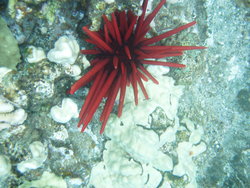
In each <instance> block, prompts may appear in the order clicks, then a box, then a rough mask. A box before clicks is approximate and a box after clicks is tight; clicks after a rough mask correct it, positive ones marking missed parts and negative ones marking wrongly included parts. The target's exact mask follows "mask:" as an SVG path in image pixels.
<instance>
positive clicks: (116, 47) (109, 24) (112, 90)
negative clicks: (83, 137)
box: [68, 0, 205, 133]
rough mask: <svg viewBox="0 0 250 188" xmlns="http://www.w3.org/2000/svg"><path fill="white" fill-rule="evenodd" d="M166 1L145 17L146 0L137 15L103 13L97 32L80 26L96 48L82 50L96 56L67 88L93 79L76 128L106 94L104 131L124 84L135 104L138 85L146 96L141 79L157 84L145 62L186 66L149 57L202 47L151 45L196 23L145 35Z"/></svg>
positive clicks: (71, 91)
mask: <svg viewBox="0 0 250 188" xmlns="http://www.w3.org/2000/svg"><path fill="white" fill-rule="evenodd" d="M165 3H166V0H161V1H160V3H159V4H158V5H157V7H156V8H155V9H154V10H153V11H152V12H151V13H150V14H149V15H147V16H146V9H147V4H148V0H144V1H143V4H142V14H141V15H140V16H136V15H135V14H134V13H133V12H132V11H130V10H129V11H127V12H126V11H115V12H113V13H112V14H111V20H109V19H108V18H107V16H106V15H103V20H104V25H103V28H102V29H100V30H99V31H90V30H89V29H88V27H87V26H84V27H83V31H84V32H85V33H86V34H87V35H88V37H89V38H87V39H85V40H86V41H87V42H88V43H91V44H93V45H94V46H95V47H94V48H93V49H86V50H81V53H83V54H91V55H95V58H94V59H93V60H91V62H90V63H91V68H90V70H89V72H88V73H87V74H85V75H84V76H82V78H80V79H79V80H78V81H77V82H76V83H74V84H73V85H72V86H71V88H70V89H69V90H68V93H69V94H74V93H75V92H76V91H77V90H78V89H80V88H81V87H83V86H85V85H86V84H88V83H90V82H92V85H91V87H90V90H89V93H88V95H87V97H86V99H85V102H84V104H83V106H82V109H81V111H80V114H79V118H80V121H79V123H78V127H80V126H81V125H83V126H82V129H81V131H84V130H85V128H86V127H87V125H88V124H89V122H90V121H91V119H92V117H93V115H94V113H95V112H96V110H97V108H98V106H99V105H100V103H101V101H102V99H103V98H105V97H106V98H107V100H106V104H105V106H104V109H103V111H102V114H101V117H100V121H101V122H102V127H101V130H100V133H103V131H104V128H105V126H106V124H107V121H108V118H109V116H110V113H111V111H112V109H113V106H114V103H115V100H116V97H117V95H118V92H119V93H120V96H119V105H118V117H120V116H121V115H122V108H123V104H124V98H125V93H126V87H127V86H130V85H132V87H133V91H134V101H135V104H136V105H137V104H138V86H139V87H140V88H141V90H142V92H143V94H144V97H145V98H146V99H148V98H149V96H148V93H147V91H146V89H145V87H144V84H143V81H148V79H150V80H152V81H153V82H154V83H155V84H158V81H157V80H156V79H155V78H154V77H153V76H152V75H151V74H150V73H149V72H148V71H147V69H146V68H145V67H144V65H148V64H151V65H162V66H168V67H176V68H183V67H185V65H183V64H179V63H173V62H163V61H154V60H148V58H155V59H157V58H165V57H171V56H181V55H182V54H183V51H185V50H195V49H204V48H205V47H200V46H151V45H152V44H154V43H156V42H159V41H160V40H162V39H165V38H167V37H170V36H172V35H174V34H176V33H178V32H180V31H182V30H184V29H187V28H189V27H191V26H193V25H195V24H196V22H195V21H193V22H190V23H188V24H186V25H183V26H180V27H177V28H175V29H173V30H171V31H167V32H165V33H163V34H160V35H158V36H155V37H152V38H146V37H145V35H146V34H147V32H148V31H149V30H150V29H151V27H150V23H151V22H152V20H153V19H154V17H155V16H156V14H157V13H158V12H159V10H160V8H161V7H162V6H163V5H164V4H165Z"/></svg>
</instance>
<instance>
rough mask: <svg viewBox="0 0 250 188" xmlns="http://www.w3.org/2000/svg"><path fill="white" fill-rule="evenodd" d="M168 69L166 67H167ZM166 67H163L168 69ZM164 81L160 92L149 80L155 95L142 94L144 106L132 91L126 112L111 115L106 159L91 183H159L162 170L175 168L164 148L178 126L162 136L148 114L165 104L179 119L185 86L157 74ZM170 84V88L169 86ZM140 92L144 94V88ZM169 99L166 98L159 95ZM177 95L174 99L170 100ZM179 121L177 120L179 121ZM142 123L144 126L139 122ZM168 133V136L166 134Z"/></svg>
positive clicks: (149, 86)
mask: <svg viewBox="0 0 250 188" xmlns="http://www.w3.org/2000/svg"><path fill="white" fill-rule="evenodd" d="M165 71H166V70H165ZM165 71H164V70H159V72H161V73H165ZM154 76H155V77H156V78H157V80H159V81H160V84H159V85H160V87H158V90H157V91H158V92H157V93H156V92H154V91H155V90H156V88H157V85H155V84H154V83H153V82H147V83H146V85H145V87H146V88H147V89H148V90H149V94H150V95H151V96H152V97H151V98H150V99H149V100H148V101H144V102H143V100H142V99H140V98H139V100H140V101H139V102H140V103H142V105H140V106H141V107H142V108H143V110H142V108H139V107H135V106H134V105H133V95H128V96H127V97H126V100H125V103H124V111H123V116H122V117H121V118H117V116H115V115H114V114H112V115H111V117H110V118H109V121H108V123H109V126H107V128H106V130H105V132H104V134H105V135H106V136H107V137H108V138H109V139H110V140H108V141H107V142H106V144H105V148H106V150H104V152H103V161H102V162H100V163H99V164H97V165H96V166H95V167H94V168H93V169H92V171H91V177H90V181H89V184H88V186H89V187H91V185H94V186H95V187H96V188H99V187H114V188H119V187H131V188H132V187H158V186H159V184H160V182H161V181H162V178H163V177H162V175H161V173H159V171H160V172H166V171H171V170H172V169H173V162H172V159H171V158H170V157H169V156H168V155H167V154H165V153H163V152H162V151H161V149H160V148H161V146H162V145H164V144H165V143H166V142H174V141H175V139H171V140H169V137H170V136H171V137H173V136H174V135H175V132H176V131H177V129H178V126H179V125H178V123H176V125H175V127H174V128H172V127H169V128H168V129H167V130H166V131H165V132H164V133H163V134H162V135H160V138H159V136H158V135H157V134H156V133H155V132H154V131H153V130H149V129H145V128H143V127H148V125H147V124H148V121H147V120H148V117H149V114H151V113H152V111H154V109H155V108H156V107H157V106H161V107H162V106H164V110H167V111H172V114H171V116H169V117H170V118H171V119H177V117H176V113H177V110H176V109H177V107H178V100H179V98H180V97H181V95H182V90H183V87H182V86H175V85H174V81H173V79H172V78H170V77H166V76H162V75H161V74H158V73H157V75H156V74H154ZM165 86H168V87H167V89H165V88H166V87H165ZM139 95H141V96H142V95H143V94H142V93H141V92H140V93H139ZM159 95H160V96H161V98H164V99H166V100H165V101H164V100H163V102H162V101H161V100H160V99H159ZM170 96H172V97H173V99H172V103H170V102H169V101H168V99H169V98H170ZM176 122H177V121H176ZM138 125H140V126H138ZM166 137H167V138H166Z"/></svg>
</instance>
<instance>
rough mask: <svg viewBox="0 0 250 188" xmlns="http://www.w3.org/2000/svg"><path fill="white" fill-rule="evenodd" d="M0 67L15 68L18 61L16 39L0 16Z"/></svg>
mask: <svg viewBox="0 0 250 188" xmlns="http://www.w3.org/2000/svg"><path fill="white" fill-rule="evenodd" d="M0 41H1V42H0V67H7V68H10V69H16V65H17V64H18V63H19V62H20V57H21V56H20V53H19V48H18V45H17V41H16V39H15V38H14V36H13V35H12V33H11V31H10V30H9V28H8V26H7V24H6V23H5V21H4V20H3V19H2V18H1V17H0Z"/></svg>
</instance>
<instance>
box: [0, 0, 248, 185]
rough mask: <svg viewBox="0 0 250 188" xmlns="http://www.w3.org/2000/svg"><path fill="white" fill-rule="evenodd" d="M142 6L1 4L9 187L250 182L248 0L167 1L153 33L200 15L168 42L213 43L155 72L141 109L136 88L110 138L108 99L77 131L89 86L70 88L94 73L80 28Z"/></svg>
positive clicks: (86, 1)
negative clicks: (104, 118)
mask: <svg viewBox="0 0 250 188" xmlns="http://www.w3.org/2000/svg"><path fill="white" fill-rule="evenodd" d="M159 1H160V0H151V1H149V5H150V6H149V7H148V9H149V11H150V10H151V9H152V8H154V7H155V6H156V5H157V3H158V2H159ZM141 3H142V2H141V1H139V0H136V1H133V0H128V1H121V0H103V1H98V0H75V1H73V0H63V1H56V0H18V1H16V0H9V1H8V0H1V1H0V11H1V17H0V40H1V42H0V187H3V188H9V187H11V188H12V187H21V188H24V187H25V188H26V187H38V188H39V187H53V188H57V187H58V188H64V187H69V188H70V187H72V188H78V187H79V188H80V187H90V188H93V187H96V188H99V187H100V188H105V187H109V188H110V187H114V188H125V187H126V188H128V187H131V188H140V187H141V188H144V187H145V188H156V187H157V188H169V187H172V188H182V187H189V188H195V187H201V188H203V187H204V188H210V187H223V188H224V187H225V188H228V187H229V188H231V187H234V188H247V187H249V185H250V165H249V164H250V119H249V115H250V79H249V78H250V77H249V73H250V69H249V68H250V67H249V51H250V48H249V31H250V24H249V21H250V12H249V10H250V9H249V8H250V1H249V0H220V1H215V0H202V1H198V0H169V1H167V3H166V4H165V5H164V6H163V8H162V9H161V10H160V12H159V13H158V14H157V16H156V18H155V20H154V22H153V24H152V30H151V32H150V33H149V34H148V36H153V35H156V34H160V33H163V32H165V31H166V30H168V29H173V28H175V27H177V26H180V25H183V24H185V23H188V22H191V21H193V20H196V21H197V24H196V25H195V26H193V27H191V28H189V29H187V30H184V31H182V32H180V33H178V34H176V35H174V36H172V37H170V38H167V39H165V40H163V41H161V44H162V45H183V46H185V45H186V46H188V45H189V46H192V45H193V46H206V47H208V48H207V49H205V50H192V51H187V52H185V54H184V55H183V56H181V57H175V58H169V59H170V60H172V61H178V62H180V63H183V64H185V65H186V68H184V69H173V68H170V69H167V68H163V67H160V66H157V67H154V66H149V67H148V69H149V70H150V72H152V73H153V75H154V76H155V77H156V78H157V79H158V80H159V82H160V84H159V85H155V84H153V83H151V82H148V83H146V84H145V87H146V89H147V91H148V93H149V96H150V99H149V100H143V97H142V95H140V100H139V105H138V106H135V105H134V103H133V100H134V99H133V91H132V90H131V88H128V90H127V94H126V101H125V105H124V109H123V115H122V117H121V118H118V117H117V116H116V114H115V113H116V110H117V104H115V108H114V111H113V112H114V114H112V115H111V117H110V118H109V122H108V124H107V127H106V129H105V131H104V134H102V135H100V134H99V130H100V127H101V123H100V122H99V115H100V113H101V109H102V107H103V104H104V103H102V105H101V107H100V108H99V109H98V110H97V113H96V114H95V116H94V118H93V120H92V122H91V123H90V124H89V125H88V128H87V129H86V130H85V132H83V133H81V132H80V130H79V129H78V128H77V123H78V118H77V117H78V112H79V110H80V108H81V106H82V104H83V100H84V98H85V97H86V95H87V92H88V88H89V87H88V86H87V87H83V88H82V89H80V90H79V91H77V92H76V93H75V94H74V95H67V94H66V90H67V89H68V88H69V87H70V86H71V85H72V84H73V83H74V82H75V81H76V80H77V79H79V78H80V76H81V75H83V74H85V73H86V70H88V66H89V62H88V59H87V58H88V57H87V58H86V56H84V55H82V54H80V53H79V50H80V49H83V48H88V47H89V45H88V44H87V43H86V42H85V41H84V40H83V39H84V38H86V35H84V33H83V31H82V30H81V27H82V26H84V25H89V26H91V29H98V28H99V27H100V24H101V15H102V14H106V15H108V14H110V13H112V12H113V11H114V10H116V9H117V8H118V9H119V10H129V9H130V10H133V11H134V12H136V13H138V12H140V5H141Z"/></svg>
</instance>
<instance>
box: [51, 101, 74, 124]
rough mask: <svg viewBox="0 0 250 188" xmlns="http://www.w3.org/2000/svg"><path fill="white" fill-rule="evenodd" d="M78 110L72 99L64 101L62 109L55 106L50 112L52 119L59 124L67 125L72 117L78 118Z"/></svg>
mask: <svg viewBox="0 0 250 188" xmlns="http://www.w3.org/2000/svg"><path fill="white" fill-rule="evenodd" d="M77 113H78V108H77V105H76V103H75V102H74V101H73V100H71V99H70V98H64V99H63V100H62V107H59V106H53V107H52V108H51V110H50V115H51V117H52V119H53V120H54V121H56V122H59V123H67V122H68V121H69V120H70V119H71V118H72V117H77Z"/></svg>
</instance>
